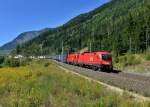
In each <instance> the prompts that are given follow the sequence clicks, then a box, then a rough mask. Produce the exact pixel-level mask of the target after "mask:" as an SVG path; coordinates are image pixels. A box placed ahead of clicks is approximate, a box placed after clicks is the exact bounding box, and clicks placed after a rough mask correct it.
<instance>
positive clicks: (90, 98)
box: [0, 61, 150, 107]
mask: <svg viewBox="0 0 150 107" xmlns="http://www.w3.org/2000/svg"><path fill="white" fill-rule="evenodd" d="M0 96H1V98H0V105H1V106H2V107H148V106H150V104H148V103H147V102H137V101H136V100H135V99H133V98H132V97H131V96H129V95H127V94H126V93H124V94H123V95H118V94H117V93H115V92H112V91H110V90H109V89H106V88H105V87H103V86H100V85H99V84H97V83H94V82H89V81H87V80H85V79H83V78H80V77H77V76H75V75H73V74H70V73H65V72H64V71H63V70H62V69H59V68H58V67H57V66H56V65H55V64H53V63H52V62H47V61H44V62H43V61H34V62H32V63H31V64H30V65H27V66H24V67H17V68H10V67H7V68H1V69H0Z"/></svg>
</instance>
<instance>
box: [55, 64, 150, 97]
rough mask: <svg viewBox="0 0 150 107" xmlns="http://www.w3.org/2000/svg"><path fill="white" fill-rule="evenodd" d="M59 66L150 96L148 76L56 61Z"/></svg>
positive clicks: (149, 78) (149, 79)
mask: <svg viewBox="0 0 150 107" xmlns="http://www.w3.org/2000/svg"><path fill="white" fill-rule="evenodd" d="M57 64H59V65H60V66H62V67H64V68H66V69H68V70H72V71H74V72H76V73H79V74H82V75H84V76H88V77H90V78H93V79H96V80H99V81H101V82H103V83H106V84H109V85H112V86H115V87H119V88H121V89H125V90H128V91H131V92H134V93H137V94H141V95H143V96H145V97H148V98H150V77H148V76H143V75H137V74H131V73H124V72H118V71H114V72H111V73H106V72H98V71H94V70H91V69H87V68H82V67H78V66H73V65H68V64H64V63H61V62H57Z"/></svg>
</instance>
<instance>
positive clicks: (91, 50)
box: [90, 41, 92, 52]
mask: <svg viewBox="0 0 150 107" xmlns="http://www.w3.org/2000/svg"><path fill="white" fill-rule="evenodd" d="M90 52H92V43H91V41H90Z"/></svg>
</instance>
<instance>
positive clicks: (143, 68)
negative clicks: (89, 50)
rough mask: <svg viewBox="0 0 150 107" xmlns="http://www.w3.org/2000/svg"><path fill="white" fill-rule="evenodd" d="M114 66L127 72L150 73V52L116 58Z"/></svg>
mask: <svg viewBox="0 0 150 107" xmlns="http://www.w3.org/2000/svg"><path fill="white" fill-rule="evenodd" d="M114 66H115V68H117V69H119V70H122V71H127V72H138V73H150V52H147V53H142V54H129V53H127V54H125V55H122V56H118V57H114Z"/></svg>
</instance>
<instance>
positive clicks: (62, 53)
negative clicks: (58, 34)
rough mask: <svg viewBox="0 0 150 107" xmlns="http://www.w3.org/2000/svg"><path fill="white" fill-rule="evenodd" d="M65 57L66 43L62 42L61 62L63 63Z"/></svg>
mask: <svg viewBox="0 0 150 107" xmlns="http://www.w3.org/2000/svg"><path fill="white" fill-rule="evenodd" d="M63 55H64V41H62V52H61V60H62V61H63Z"/></svg>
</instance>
